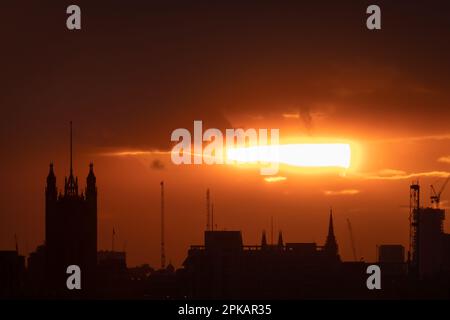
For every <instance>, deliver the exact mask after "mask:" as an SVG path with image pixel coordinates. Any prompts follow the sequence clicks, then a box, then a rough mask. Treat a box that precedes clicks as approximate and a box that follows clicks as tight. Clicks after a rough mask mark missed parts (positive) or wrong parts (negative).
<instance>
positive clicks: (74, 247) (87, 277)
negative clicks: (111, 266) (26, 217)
mask: <svg viewBox="0 0 450 320" xmlns="http://www.w3.org/2000/svg"><path fill="white" fill-rule="evenodd" d="M57 194H58V193H57V187H56V176H55V173H54V171H53V163H51V164H50V170H49V174H48V176H47V185H46V188H45V247H46V279H47V281H46V282H47V286H48V289H49V293H50V294H58V293H60V292H68V290H67V288H66V278H67V274H66V270H67V267H68V266H69V265H78V266H79V267H80V269H81V272H82V276H81V288H82V292H83V293H89V292H91V290H92V288H93V286H94V284H93V283H94V279H95V271H96V266H97V186H96V177H95V175H94V166H93V164H92V163H91V164H90V165H89V174H88V176H87V179H86V190H85V193H83V192H82V193H81V194H79V192H78V178H77V177H75V176H74V174H73V166H72V123H70V172H69V177H68V178H67V177H66V178H65V180H64V193H63V194H61V193H60V194H59V195H57Z"/></svg>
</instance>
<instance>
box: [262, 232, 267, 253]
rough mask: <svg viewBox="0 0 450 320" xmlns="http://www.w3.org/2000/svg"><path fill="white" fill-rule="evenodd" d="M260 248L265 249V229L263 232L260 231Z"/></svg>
mask: <svg viewBox="0 0 450 320" xmlns="http://www.w3.org/2000/svg"><path fill="white" fill-rule="evenodd" d="M261 249H267V239H266V231H263V232H262V237H261Z"/></svg>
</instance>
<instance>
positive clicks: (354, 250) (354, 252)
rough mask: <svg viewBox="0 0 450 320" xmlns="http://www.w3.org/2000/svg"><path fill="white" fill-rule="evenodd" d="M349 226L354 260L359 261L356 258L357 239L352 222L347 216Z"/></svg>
mask: <svg viewBox="0 0 450 320" xmlns="http://www.w3.org/2000/svg"><path fill="white" fill-rule="evenodd" d="M347 226H348V232H349V234H350V243H351V244H352V253H353V260H354V261H357V260H358V259H357V258H356V249H355V240H354V239H353V231H352V224H351V223H350V219H348V218H347Z"/></svg>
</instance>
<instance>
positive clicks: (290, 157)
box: [227, 143, 351, 169]
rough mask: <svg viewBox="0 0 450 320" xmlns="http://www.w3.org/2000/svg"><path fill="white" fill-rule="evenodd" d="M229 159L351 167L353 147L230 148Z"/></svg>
mask: <svg viewBox="0 0 450 320" xmlns="http://www.w3.org/2000/svg"><path fill="white" fill-rule="evenodd" d="M227 159H228V160H233V161H237V162H238V163H257V162H259V163H279V164H286V165H289V166H295V167H316V168H317V167H335V168H345V169H348V168H349V167H350V160H351V149H350V145H349V144H345V143H314V144H285V145H270V146H253V147H243V148H230V149H228V150H227Z"/></svg>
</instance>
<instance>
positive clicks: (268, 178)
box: [264, 176, 287, 182]
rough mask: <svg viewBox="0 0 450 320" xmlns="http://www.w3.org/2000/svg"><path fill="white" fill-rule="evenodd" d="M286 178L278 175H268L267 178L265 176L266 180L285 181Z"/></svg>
mask: <svg viewBox="0 0 450 320" xmlns="http://www.w3.org/2000/svg"><path fill="white" fill-rule="evenodd" d="M286 179H287V178H286V177H281V176H276V177H266V178H264V181H266V182H280V181H285V180H286Z"/></svg>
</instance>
